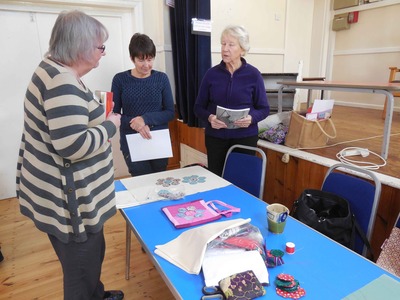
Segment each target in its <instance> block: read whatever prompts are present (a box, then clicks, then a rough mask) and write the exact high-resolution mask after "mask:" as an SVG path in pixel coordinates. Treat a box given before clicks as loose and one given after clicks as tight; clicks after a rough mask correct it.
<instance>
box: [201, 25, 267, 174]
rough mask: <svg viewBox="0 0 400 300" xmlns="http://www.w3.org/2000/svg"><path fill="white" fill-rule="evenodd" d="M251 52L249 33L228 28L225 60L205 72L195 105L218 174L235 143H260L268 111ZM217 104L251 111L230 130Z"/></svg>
mask: <svg viewBox="0 0 400 300" xmlns="http://www.w3.org/2000/svg"><path fill="white" fill-rule="evenodd" d="M248 51H249V34H248V32H247V31H246V30H245V29H244V28H243V27H241V26H228V27H226V28H225V29H224V31H223V32H222V34H221V56H222V61H221V63H220V64H218V65H216V66H214V67H212V68H211V69H209V70H208V71H207V73H206V74H205V75H204V78H203V80H202V83H201V86H200V90H199V94H198V96H197V99H196V103H195V106H194V112H195V114H196V115H197V117H198V118H199V119H202V120H204V121H208V122H207V126H206V128H205V134H206V136H205V143H206V148H207V157H208V158H207V159H208V168H209V170H210V171H212V172H214V173H215V174H217V175H219V176H221V175H222V170H223V166H224V161H225V156H226V153H227V151H228V149H229V148H230V147H231V146H232V145H236V144H241V145H247V146H253V147H255V146H257V141H258V126H257V123H258V122H259V121H261V120H263V119H265V118H266V117H267V116H268V114H269V104H268V101H267V94H266V92H265V86H264V80H263V78H262V76H261V73H260V71H259V70H258V69H257V68H255V67H253V66H252V65H250V64H248V63H247V62H246V60H245V59H244V58H243V56H244V55H245V54H246V53H247V52H248ZM217 106H221V107H224V108H228V109H247V108H249V109H250V110H249V113H248V115H247V116H246V117H244V118H241V119H239V120H236V121H234V122H233V125H235V126H234V127H235V128H234V129H230V128H228V126H227V124H226V123H225V122H223V121H222V120H221V118H217V116H216V114H217V112H216V111H217Z"/></svg>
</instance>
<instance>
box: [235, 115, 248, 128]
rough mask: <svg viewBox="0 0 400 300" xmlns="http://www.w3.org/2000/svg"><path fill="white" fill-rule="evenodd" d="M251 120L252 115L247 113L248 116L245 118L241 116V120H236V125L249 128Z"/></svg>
mask: <svg viewBox="0 0 400 300" xmlns="http://www.w3.org/2000/svg"><path fill="white" fill-rule="evenodd" d="M251 120H252V118H251V115H247V116H246V117H244V118H241V119H239V120H236V121H235V122H234V124H235V125H236V126H239V127H241V128H247V127H249V126H250V124H251Z"/></svg>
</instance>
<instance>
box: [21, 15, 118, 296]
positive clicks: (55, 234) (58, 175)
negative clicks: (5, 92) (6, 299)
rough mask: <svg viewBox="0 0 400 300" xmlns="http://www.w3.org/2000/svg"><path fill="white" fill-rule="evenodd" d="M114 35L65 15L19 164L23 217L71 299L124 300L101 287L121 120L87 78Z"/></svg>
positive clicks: (31, 103) (27, 107)
mask: <svg viewBox="0 0 400 300" xmlns="http://www.w3.org/2000/svg"><path fill="white" fill-rule="evenodd" d="M107 39H108V31H107V29H106V28H105V27H104V25H103V24H101V23H100V22H99V21H98V20H96V19H94V18H93V17H91V16H88V15H86V14H84V13H83V12H80V11H76V10H74V11H68V12H61V13H60V14H59V16H58V18H57V20H56V22H55V25H54V27H53V30H52V33H51V37H50V42H49V51H48V53H47V54H46V57H45V58H44V59H43V60H42V61H41V62H40V64H39V66H38V67H37V69H36V70H35V72H34V74H33V76H32V79H31V82H30V83H29V86H28V89H27V91H26V95H25V100H24V111H25V114H24V128H23V133H22V139H21V147H20V151H19V157H18V165H17V197H18V199H19V203H20V210H21V213H22V214H23V215H25V216H27V217H28V218H30V219H32V221H33V222H34V224H35V226H36V227H37V228H38V229H39V230H40V231H43V232H45V233H47V234H48V236H49V239H50V242H51V244H52V246H53V248H54V250H55V252H56V254H57V256H58V259H59V260H60V263H61V266H62V270H63V275H64V277H63V283H64V299H65V300H78V299H80V300H89V299H91V300H95V299H96V300H97V299H98V300H100V299H113V300H120V299H123V297H124V294H123V293H122V292H121V291H104V285H103V283H102V282H101V281H100V275H101V267H102V263H103V259H104V254H105V240H104V234H103V225H104V222H105V221H106V220H108V219H109V218H111V217H112V216H113V215H114V214H115V213H116V208H115V190H114V168H113V160H112V152H111V144H110V142H109V140H110V139H111V138H112V137H113V136H114V135H115V134H116V132H117V128H118V127H119V126H120V118H121V116H120V115H118V114H114V113H110V114H108V115H107V116H106V115H105V109H104V105H103V104H102V103H100V102H99V101H98V100H97V99H95V97H94V96H93V92H92V91H90V90H89V88H88V87H87V86H86V85H85V83H84V82H83V81H82V79H81V77H82V76H84V75H85V74H87V73H88V72H90V71H91V70H92V69H93V68H96V67H97V66H98V65H99V61H100V59H101V58H102V57H103V56H104V55H105V54H106V52H105V46H104V42H105V41H106V40H107Z"/></svg>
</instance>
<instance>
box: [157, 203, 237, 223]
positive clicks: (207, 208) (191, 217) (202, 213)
mask: <svg viewBox="0 0 400 300" xmlns="http://www.w3.org/2000/svg"><path fill="white" fill-rule="evenodd" d="M216 204H217V205H218V206H220V207H223V208H224V209H219V208H218V207H217V206H216ZM162 211H163V212H164V213H165V215H166V216H167V217H168V219H169V220H170V221H171V222H172V224H174V226H175V227H176V228H185V227H190V226H195V225H200V224H204V223H208V222H211V221H215V220H218V219H220V218H221V217H222V216H225V217H230V216H231V215H232V213H234V212H240V208H237V207H234V206H231V205H229V204H226V203H224V202H222V201H219V200H211V201H207V202H205V201H204V200H202V199H198V200H194V201H191V202H185V203H179V204H175V205H168V206H165V207H163V208H162Z"/></svg>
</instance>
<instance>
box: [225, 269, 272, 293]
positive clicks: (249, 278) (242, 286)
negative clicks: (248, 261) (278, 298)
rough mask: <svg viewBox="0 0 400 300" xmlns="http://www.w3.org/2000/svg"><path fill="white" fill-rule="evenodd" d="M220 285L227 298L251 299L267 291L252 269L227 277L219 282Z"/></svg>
mask: <svg viewBox="0 0 400 300" xmlns="http://www.w3.org/2000/svg"><path fill="white" fill-rule="evenodd" d="M219 286H220V288H221V290H222V291H223V292H224V295H225V298H226V299H227V300H239V299H240V300H248V299H249V300H250V299H254V298H257V297H261V296H263V295H265V293H266V292H265V289H264V287H263V286H262V285H261V283H260V281H259V280H258V279H257V277H256V276H255V275H254V273H253V271H251V270H249V271H245V272H241V273H237V274H234V275H232V276H229V277H226V278H224V279H222V280H221V281H220V282H219Z"/></svg>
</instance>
